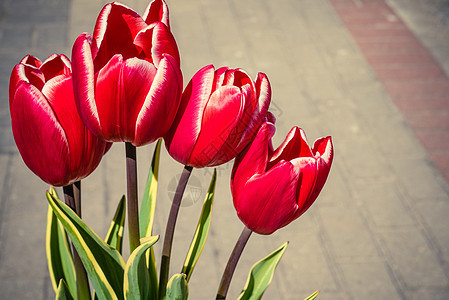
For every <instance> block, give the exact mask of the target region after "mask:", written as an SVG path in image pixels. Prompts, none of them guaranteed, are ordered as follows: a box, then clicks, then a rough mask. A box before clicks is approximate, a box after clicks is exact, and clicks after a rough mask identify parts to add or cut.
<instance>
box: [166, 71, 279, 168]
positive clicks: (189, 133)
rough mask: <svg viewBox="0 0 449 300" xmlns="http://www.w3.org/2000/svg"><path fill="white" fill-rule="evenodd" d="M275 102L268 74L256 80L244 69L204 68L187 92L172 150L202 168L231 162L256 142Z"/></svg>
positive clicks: (170, 144) (172, 134)
mask: <svg viewBox="0 0 449 300" xmlns="http://www.w3.org/2000/svg"><path fill="white" fill-rule="evenodd" d="M270 100H271V87H270V83H269V81H268V78H267V76H266V75H265V74H263V73H259V74H258V76H257V79H256V81H253V80H252V79H251V78H250V77H249V75H248V74H247V73H246V72H245V71H243V70H241V69H229V68H227V67H223V68H220V69H218V70H215V68H214V67H213V66H212V65H209V66H206V67H204V68H202V69H201V70H199V71H198V72H197V73H196V74H195V75H194V76H193V77H192V79H191V81H190V82H189V84H188V85H187V87H186V89H185V90H184V92H183V94H182V99H181V105H180V108H179V111H178V114H177V115H176V119H175V121H174V123H173V126H172V128H171V129H170V132H169V133H168V134H167V135H166V136H165V144H166V147H167V149H168V152H169V153H170V155H171V156H172V157H173V158H174V159H176V160H177V161H179V162H180V163H182V164H184V165H189V166H193V167H197V168H200V167H208V166H216V165H220V164H223V163H225V162H228V161H230V160H231V159H233V158H234V157H235V156H236V155H237V154H239V153H240V152H241V151H242V150H243V149H244V148H245V147H246V146H247V145H248V143H249V142H250V141H251V140H252V139H253V138H254V135H255V134H256V132H257V129H258V128H259V126H260V125H261V124H262V122H263V121H264V120H265V118H266V115H267V111H268V106H269V105H270Z"/></svg>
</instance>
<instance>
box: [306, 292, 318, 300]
mask: <svg viewBox="0 0 449 300" xmlns="http://www.w3.org/2000/svg"><path fill="white" fill-rule="evenodd" d="M319 293H320V291H316V292H315V293H313V294H312V295H310V296H309V297H307V298H306V299H304V300H313V299H315V298H316V297H317V296H318V294H319Z"/></svg>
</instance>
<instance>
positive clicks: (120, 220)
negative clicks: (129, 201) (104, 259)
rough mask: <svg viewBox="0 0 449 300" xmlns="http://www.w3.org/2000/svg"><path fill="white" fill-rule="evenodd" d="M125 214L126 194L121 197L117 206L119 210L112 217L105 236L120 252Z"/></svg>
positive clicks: (109, 243) (106, 240)
mask: <svg viewBox="0 0 449 300" xmlns="http://www.w3.org/2000/svg"><path fill="white" fill-rule="evenodd" d="M125 214H126V205H125V196H122V199H120V202H119V204H118V206H117V210H116V211H115V215H114V218H113V219H112V222H111V226H109V230H108V234H107V235H106V238H105V242H106V243H107V244H108V245H110V246H111V247H112V248H114V249H116V250H117V251H118V252H120V253H122V245H123V226H124V224H125Z"/></svg>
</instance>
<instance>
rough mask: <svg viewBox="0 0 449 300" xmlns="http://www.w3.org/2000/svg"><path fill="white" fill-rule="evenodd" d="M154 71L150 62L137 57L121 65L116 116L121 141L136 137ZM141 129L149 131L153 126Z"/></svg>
mask: <svg viewBox="0 0 449 300" xmlns="http://www.w3.org/2000/svg"><path fill="white" fill-rule="evenodd" d="M156 72H157V70H156V68H155V67H154V65H153V64H152V63H149V62H147V61H145V60H142V59H138V58H130V59H127V60H126V61H125V62H124V64H123V65H122V70H121V76H120V77H121V80H120V81H121V82H120V90H119V91H118V95H120V99H119V103H117V105H118V106H117V109H118V112H117V113H118V114H117V116H120V120H119V124H120V131H121V136H122V140H123V141H127V142H134V141H135V138H137V136H136V132H137V120H138V118H139V117H138V116H139V114H140V113H141V110H142V108H143V105H144V102H145V98H147V95H148V93H149V91H150V88H151V86H152V84H154V82H153V80H155V76H156ZM161 116H162V115H161ZM161 116H159V117H161ZM164 117H165V116H164ZM143 130H146V131H151V130H153V128H152V127H148V128H145V129H143Z"/></svg>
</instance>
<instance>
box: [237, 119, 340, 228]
mask: <svg viewBox="0 0 449 300" xmlns="http://www.w3.org/2000/svg"><path fill="white" fill-rule="evenodd" d="M274 132H275V127H274V125H273V124H272V123H269V122H266V123H264V124H263V125H262V126H261V127H260V130H259V132H258V134H257V136H256V138H255V139H254V141H253V143H252V144H251V146H250V147H249V148H248V149H247V150H246V152H245V153H243V154H242V155H239V156H238V157H237V158H236V161H235V163H234V168H233V170H232V177H231V190H232V195H233V198H234V206H235V208H236V210H237V215H238V216H239V218H240V220H242V222H243V223H244V224H245V225H246V226H247V227H248V228H249V229H251V230H252V231H255V232H257V233H260V234H271V233H273V232H274V231H276V230H277V229H279V228H281V227H284V226H286V225H288V224H289V223H290V222H292V221H293V220H295V219H297V218H298V217H299V216H301V215H302V214H303V213H304V212H305V211H306V210H307V209H308V208H309V207H310V206H311V205H312V204H313V202H314V201H315V199H316V198H317V197H318V194H319V193H320V191H321V189H322V188H323V186H324V183H325V182H326V179H327V176H328V174H329V171H330V167H331V164H332V159H333V155H334V152H333V147H332V141H331V138H330V137H326V138H320V139H318V140H316V141H315V143H314V144H313V147H312V148H310V147H309V145H308V143H307V140H306V136H305V133H304V131H303V130H302V129H299V128H298V127H293V128H292V129H291V130H290V132H289V134H288V135H287V137H286V139H285V141H284V142H283V143H282V144H281V145H280V146H279V148H277V149H276V150H275V151H273V148H272V146H271V137H272V136H273V135H274Z"/></svg>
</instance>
